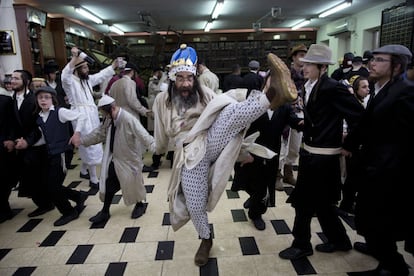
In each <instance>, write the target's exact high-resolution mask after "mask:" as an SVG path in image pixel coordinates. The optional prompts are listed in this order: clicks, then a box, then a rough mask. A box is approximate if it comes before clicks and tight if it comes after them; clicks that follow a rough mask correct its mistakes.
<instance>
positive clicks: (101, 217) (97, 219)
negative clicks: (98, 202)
mask: <svg viewBox="0 0 414 276" xmlns="http://www.w3.org/2000/svg"><path fill="white" fill-rule="evenodd" d="M110 217H111V215H110V214H109V213H104V212H102V211H100V212H98V213H97V214H96V215H95V216H93V217H91V218H90V219H89V221H90V222H93V223H101V222H107V221H108V220H109V218H110Z"/></svg>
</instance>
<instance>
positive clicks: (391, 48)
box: [372, 44, 413, 60]
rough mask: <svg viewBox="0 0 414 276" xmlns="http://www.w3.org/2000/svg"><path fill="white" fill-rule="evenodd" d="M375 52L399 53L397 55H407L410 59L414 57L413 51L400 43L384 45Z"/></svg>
mask: <svg viewBox="0 0 414 276" xmlns="http://www.w3.org/2000/svg"><path fill="white" fill-rule="evenodd" d="M372 53H373V54H390V55H397V56H406V57H407V58H408V59H409V60H410V59H411V58H412V57H413V55H412V53H411V51H410V50H409V49H408V48H407V47H405V46H403V45H399V44H389V45H385V46H382V47H380V48H378V49H375V50H373V51H372Z"/></svg>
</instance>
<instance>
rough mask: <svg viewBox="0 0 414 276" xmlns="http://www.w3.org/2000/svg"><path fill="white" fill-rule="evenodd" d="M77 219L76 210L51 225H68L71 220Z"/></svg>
mask: <svg viewBox="0 0 414 276" xmlns="http://www.w3.org/2000/svg"><path fill="white" fill-rule="evenodd" d="M78 217H79V213H78V211H76V209H73V211H72V212H71V213H70V214H68V215H64V216H61V217H60V218H59V219H58V220H57V221H55V222H54V223H53V225H54V226H62V225H65V224H68V223H69V222H71V221H72V220H75V219H77V218H78Z"/></svg>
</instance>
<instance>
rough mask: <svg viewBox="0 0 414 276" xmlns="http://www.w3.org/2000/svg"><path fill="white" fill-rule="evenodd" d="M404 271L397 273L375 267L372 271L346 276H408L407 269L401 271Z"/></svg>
mask: <svg viewBox="0 0 414 276" xmlns="http://www.w3.org/2000/svg"><path fill="white" fill-rule="evenodd" d="M403 270H404V271H399V272H395V271H390V270H386V269H383V268H380V267H377V268H376V269H373V270H366V271H357V272H349V273H348V275H350V276H394V275H401V276H403V275H409V273H410V272H409V271H408V268H407V270H406V271H405V269H403Z"/></svg>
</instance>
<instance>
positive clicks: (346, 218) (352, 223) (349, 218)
mask: <svg viewBox="0 0 414 276" xmlns="http://www.w3.org/2000/svg"><path fill="white" fill-rule="evenodd" d="M337 210H338V215H339V217H340V218H341V219H342V220H343V221H345V223H346V224H348V225H349V227H351V229H352V230H356V228H355V216H353V215H349V214H346V213H344V212H343V211H342V212H340V211H339V210H340V209H339V208H338V209H337Z"/></svg>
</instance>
